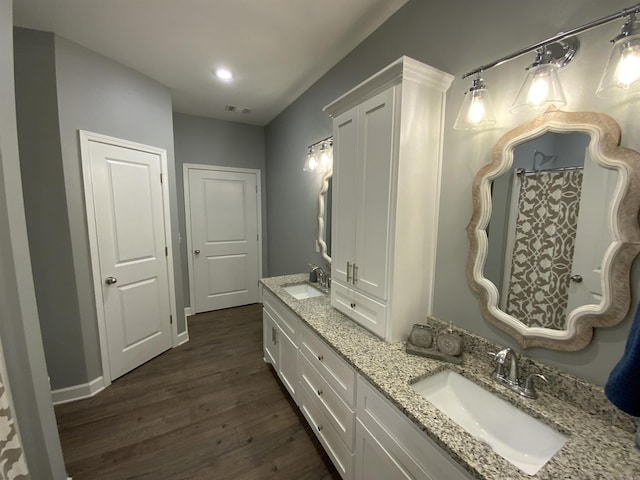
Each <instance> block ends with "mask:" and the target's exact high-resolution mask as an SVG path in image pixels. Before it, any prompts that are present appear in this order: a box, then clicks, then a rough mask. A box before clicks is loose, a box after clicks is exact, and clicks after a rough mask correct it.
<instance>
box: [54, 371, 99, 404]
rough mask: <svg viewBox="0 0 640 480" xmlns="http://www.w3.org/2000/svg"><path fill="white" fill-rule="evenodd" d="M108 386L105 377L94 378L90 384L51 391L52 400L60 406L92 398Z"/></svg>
mask: <svg viewBox="0 0 640 480" xmlns="http://www.w3.org/2000/svg"><path fill="white" fill-rule="evenodd" d="M106 386H107V385H106V384H105V381H104V378H103V377H98V378H94V379H93V380H91V381H90V382H89V383H82V384H80V385H73V386H72V387H65V388H59V389H57V390H51V400H52V401H53V404H54V405H60V404H61V403H69V402H75V401H76V400H82V399H85V398H91V397H93V396H94V395H96V394H97V393H100V392H101V391H102V390H104V389H105V387H106Z"/></svg>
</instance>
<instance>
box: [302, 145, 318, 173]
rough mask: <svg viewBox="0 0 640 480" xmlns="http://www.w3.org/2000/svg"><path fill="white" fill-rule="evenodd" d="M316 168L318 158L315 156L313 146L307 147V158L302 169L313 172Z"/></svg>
mask: <svg viewBox="0 0 640 480" xmlns="http://www.w3.org/2000/svg"><path fill="white" fill-rule="evenodd" d="M317 169H318V159H317V158H316V153H315V151H314V150H313V148H309V152H308V153H307V158H306V159H305V161H304V167H302V170H303V171H305V172H315V171H316V170H317Z"/></svg>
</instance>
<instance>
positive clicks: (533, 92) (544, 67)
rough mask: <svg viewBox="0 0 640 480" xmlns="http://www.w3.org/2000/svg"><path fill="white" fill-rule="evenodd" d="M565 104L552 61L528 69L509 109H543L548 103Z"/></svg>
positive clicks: (558, 105) (513, 110) (557, 105)
mask: <svg viewBox="0 0 640 480" xmlns="http://www.w3.org/2000/svg"><path fill="white" fill-rule="evenodd" d="M566 104H567V100H566V99H565V96H564V92H563V90H562V85H560V79H559V78H558V67H557V66H556V65H555V64H553V63H543V64H541V65H537V66H535V67H532V68H531V69H530V70H529V72H528V73H527V77H526V78H525V79H524V83H523V84H522V87H520V91H519V92H518V96H517V97H516V99H515V101H514V102H513V105H512V106H511V109H510V111H511V112H517V111H521V110H525V109H530V110H544V109H546V108H547V107H548V106H550V105H555V106H556V107H562V106H564V105H566Z"/></svg>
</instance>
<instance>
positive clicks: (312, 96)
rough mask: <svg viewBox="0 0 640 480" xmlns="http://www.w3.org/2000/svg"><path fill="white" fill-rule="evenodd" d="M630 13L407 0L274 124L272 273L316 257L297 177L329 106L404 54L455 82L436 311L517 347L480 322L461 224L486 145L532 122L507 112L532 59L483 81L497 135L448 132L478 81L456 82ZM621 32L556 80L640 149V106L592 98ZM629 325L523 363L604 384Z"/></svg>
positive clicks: (306, 187) (575, 102)
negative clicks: (578, 347) (536, 362)
mask: <svg viewBox="0 0 640 480" xmlns="http://www.w3.org/2000/svg"><path fill="white" fill-rule="evenodd" d="M626 6H627V2H626V1H622V0H612V1H608V2H602V1H598V0H580V1H577V0H576V1H572V2H556V1H554V0H540V1H538V2H535V4H533V3H523V2H513V1H511V0H494V1H493V2H476V1H473V0H452V1H451V2H448V3H447V4H446V6H443V5H442V4H440V3H437V2H425V1H422V0H411V1H410V2H409V3H407V4H406V5H405V6H404V7H403V8H402V9H401V10H399V11H398V12H397V14H396V15H394V16H393V17H392V18H391V19H389V20H388V21H387V22H385V23H384V24H383V25H382V26H381V27H380V28H379V29H378V30H376V31H375V32H374V33H373V34H372V35H371V36H370V37H369V38H367V39H366V40H365V41H364V42H363V43H362V44H360V45H359V46H358V47H357V48H356V49H354V50H353V51H352V52H351V53H350V54H349V55H347V56H346V57H345V58H344V59H343V60H342V61H341V62H340V63H339V64H338V65H336V66H335V67H334V68H333V69H332V70H331V71H330V72H328V73H327V74H326V75H325V76H324V77H322V78H321V79H320V80H319V81H318V82H316V84H315V85H313V86H312V87H311V88H310V89H309V90H308V91H307V92H305V93H304V94H303V95H302V96H301V97H300V98H299V99H298V100H296V101H295V102H294V103H293V104H292V105H290V106H289V107H288V108H287V109H286V110H285V111H284V112H282V114H280V115H279V116H278V117H277V118H276V119H275V120H274V121H272V122H271V123H270V124H269V125H268V126H267V129H266V134H267V137H266V144H267V169H268V172H269V175H268V178H267V189H268V192H267V199H268V205H269V216H268V232H269V273H270V274H271V275H275V274H284V273H292V272H300V271H305V270H306V269H307V262H308V261H310V260H311V259H312V258H313V257H314V255H315V254H314V252H313V248H312V239H313V238H314V236H315V223H313V221H309V220H308V219H310V218H313V215H314V212H315V208H316V206H315V198H314V195H313V194H312V193H313V192H312V190H313V188H314V187H315V186H314V185H313V182H312V180H311V179H309V178H308V177H305V176H304V175H303V174H302V172H300V168H301V165H302V160H303V157H304V153H305V147H306V145H308V144H309V143H312V142H313V141H314V140H317V139H320V138H322V137H324V136H327V135H328V134H330V132H331V121H330V119H329V118H328V116H327V115H325V114H324V113H323V112H322V111H321V109H322V107H323V106H324V105H326V104H327V103H329V102H330V101H332V100H334V99H335V98H337V97H338V96H339V95H341V94H343V93H344V92H346V91H347V90H349V89H350V88H352V87H354V86H355V85H356V84H357V83H358V82H360V81H362V80H364V79H366V78H367V77H368V76H370V75H371V74H373V73H375V72H376V71H377V70H379V69H380V68H382V67H384V66H386V65H387V64H389V63H390V62H392V61H393V60H395V59H397V58H398V57H400V56H401V55H408V56H410V57H413V58H415V59H417V60H420V61H423V62H425V63H427V64H430V65H432V66H434V67H436V68H440V69H442V70H445V71H447V72H449V73H452V74H454V75H455V76H456V80H455V81H454V82H453V85H452V87H451V89H450V90H449V93H448V96H447V107H446V118H445V133H444V159H443V176H442V182H443V184H442V198H441V211H440V223H439V233H438V255H437V267H436V284H435V305H434V313H435V315H436V316H438V317H440V318H442V319H445V320H450V321H452V322H454V323H456V324H457V325H459V326H461V327H463V328H466V329H468V330H471V331H473V332H476V333H478V334H480V335H483V336H485V337H487V338H489V339H491V340H494V341H497V342H500V343H502V344H505V345H509V346H512V347H515V348H517V349H518V350H519V348H518V347H517V345H516V344H515V342H514V341H513V340H512V339H511V338H510V337H509V336H507V335H506V334H503V333H502V332H501V331H499V330H497V329H496V328H494V327H492V326H490V325H489V324H488V323H487V322H485V321H484V320H483V319H482V317H481V315H480V311H479V308H478V303H477V299H476V297H475V296H474V295H473V293H472V292H471V291H470V290H469V288H468V287H467V283H466V279H465V262H466V254H467V251H468V241H467V237H466V234H465V227H466V225H467V223H468V221H469V219H470V217H471V193H470V192H471V183H472V180H473V175H474V174H475V172H476V170H478V169H479V168H480V167H481V166H482V165H484V164H485V163H487V162H488V161H489V160H490V152H491V148H492V146H493V144H494V143H495V142H496V141H497V140H498V139H499V138H500V136H501V135H503V134H504V133H505V132H506V131H508V130H509V129H511V128H513V127H514V126H516V125H517V124H519V123H522V122H523V121H525V120H528V119H530V118H531V116H514V115H512V114H510V113H509V112H508V110H509V107H510V106H511V102H512V101H513V98H514V97H515V95H516V93H517V91H518V89H519V87H520V84H521V82H522V81H523V79H524V74H525V70H524V69H525V67H526V66H527V65H529V64H530V63H531V62H532V61H533V55H525V56H523V57H521V58H519V59H517V60H514V61H512V62H510V63H507V64H505V65H502V66H500V67H497V68H495V69H493V70H490V71H489V72H486V74H485V80H486V83H487V84H488V86H489V89H490V91H491V92H492V95H493V101H494V106H495V108H496V112H497V116H498V121H499V122H500V123H499V124H500V127H499V128H496V129H493V130H487V131H481V132H468V131H455V130H453V128H452V127H453V122H454V120H455V117H456V115H457V111H458V109H459V108H460V105H461V103H462V99H463V93H464V92H465V90H467V89H468V88H469V87H470V84H471V82H469V81H466V80H460V77H461V75H462V74H463V73H465V72H467V71H468V70H471V69H472V68H473V67H476V66H478V65H481V64H483V63H488V62H489V61H491V60H493V59H495V58H499V57H501V56H503V55H505V54H507V53H510V52H511V51H512V50H514V49H517V48H521V47H525V46H527V45H529V44H532V43H535V42H538V41H540V40H542V39H544V38H546V37H549V36H551V35H554V34H555V33H557V32H559V31H563V30H568V29H569V28H573V27H576V26H578V25H582V24H585V23H587V22H589V21H591V20H594V19H596V18H600V17H603V16H605V15H608V14H610V13H613V12H615V11H618V10H621V9H622V8H624V7H626ZM621 24H622V22H614V23H612V24H610V25H605V26H602V27H599V28H597V29H595V30H592V31H590V32H587V33H584V34H582V35H581V36H580V41H581V43H582V46H581V51H580V52H579V53H578V55H577V56H576V58H575V59H574V60H573V62H572V63H571V64H570V65H569V66H567V67H566V68H565V69H564V70H563V71H562V72H561V73H560V77H561V80H562V82H563V84H564V86H565V93H566V95H567V100H568V105H567V107H566V110H571V111H581V110H595V111H602V112H605V113H608V114H609V115H611V116H612V117H614V118H615V119H616V120H617V121H618V122H619V123H620V125H621V128H622V135H623V145H625V146H627V147H631V148H634V149H637V150H640V137H638V136H637V135H634V131H635V129H636V122H637V115H634V112H635V111H636V109H637V106H638V100H637V99H635V100H630V101H618V100H614V101H611V100H604V99H599V98H596V97H595V95H594V93H593V92H594V91H595V89H596V87H597V83H598V81H599V78H600V75H601V72H602V69H603V68H604V66H605V64H606V61H607V58H608V54H609V48H610V44H609V40H610V39H611V38H613V37H614V36H615V35H617V34H618V33H619V30H620V26H621ZM635 270H636V271H634V279H633V285H634V289H637V286H638V271H637V270H638V269H635ZM636 298H637V295H635V296H634V299H636ZM630 317H631V315H629V318H627V319H626V320H625V321H624V322H622V323H621V324H620V325H618V326H616V327H612V328H609V329H600V330H598V331H597V333H596V336H595V341H594V342H593V343H592V344H591V345H589V347H587V348H586V349H584V350H583V351H580V352H577V353H561V352H553V351H549V350H543V349H531V350H528V351H527V354H528V355H531V356H532V357H534V358H538V359H540V360H542V361H544V362H546V363H548V364H551V365H553V366H556V367H559V368H562V369H564V370H567V371H569V372H571V373H573V374H576V375H578V376H580V377H583V378H585V379H588V380H590V381H593V382H595V383H597V384H603V383H604V382H605V381H606V378H607V375H608V373H609V371H610V370H611V368H612V367H613V366H614V364H615V363H616V362H617V360H618V359H619V358H620V356H621V354H622V352H623V349H624V344H625V340H626V337H627V335H628V331H629V328H630V323H631V322H630Z"/></svg>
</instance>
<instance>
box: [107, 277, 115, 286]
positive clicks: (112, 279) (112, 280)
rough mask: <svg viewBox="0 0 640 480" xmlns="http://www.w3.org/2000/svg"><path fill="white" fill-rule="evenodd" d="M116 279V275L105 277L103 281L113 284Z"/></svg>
mask: <svg viewBox="0 0 640 480" xmlns="http://www.w3.org/2000/svg"><path fill="white" fill-rule="evenodd" d="M117 282H118V279H117V278H116V277H107V278H106V279H105V280H104V283H106V284H107V285H113V284H114V283H117Z"/></svg>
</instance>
